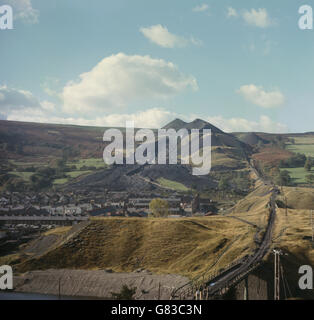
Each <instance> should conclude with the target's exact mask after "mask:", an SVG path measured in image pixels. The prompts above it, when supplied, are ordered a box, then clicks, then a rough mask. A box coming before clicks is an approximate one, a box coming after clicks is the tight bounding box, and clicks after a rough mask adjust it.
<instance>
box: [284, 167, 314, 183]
mask: <svg viewBox="0 0 314 320" xmlns="http://www.w3.org/2000/svg"><path fill="white" fill-rule="evenodd" d="M280 170H281V171H284V170H287V171H288V172H289V174H290V176H291V178H292V181H293V182H294V183H296V184H304V183H307V181H306V176H307V175H309V174H314V170H311V171H306V170H305V169H304V168H281V169H280Z"/></svg>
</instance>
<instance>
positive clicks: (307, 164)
mask: <svg viewBox="0 0 314 320" xmlns="http://www.w3.org/2000/svg"><path fill="white" fill-rule="evenodd" d="M313 165H314V159H313V158H312V157H308V158H307V159H306V161H305V164H304V169H305V170H306V171H311V170H312V167H313Z"/></svg>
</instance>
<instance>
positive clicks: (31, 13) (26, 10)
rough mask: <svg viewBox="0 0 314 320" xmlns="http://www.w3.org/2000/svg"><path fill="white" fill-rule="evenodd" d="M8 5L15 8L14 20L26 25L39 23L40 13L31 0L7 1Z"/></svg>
mask: <svg viewBox="0 0 314 320" xmlns="http://www.w3.org/2000/svg"><path fill="white" fill-rule="evenodd" d="M5 3H6V4H9V5H11V6H12V7H13V16H14V19H19V20H21V21H23V22H25V23H30V24H34V23H38V17H39V11H38V10H36V9H34V8H33V7H32V3H31V0H6V1H5Z"/></svg>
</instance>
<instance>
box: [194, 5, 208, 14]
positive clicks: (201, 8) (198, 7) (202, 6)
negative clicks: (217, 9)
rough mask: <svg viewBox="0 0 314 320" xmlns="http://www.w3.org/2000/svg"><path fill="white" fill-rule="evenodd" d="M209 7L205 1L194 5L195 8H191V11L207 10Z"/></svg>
mask: <svg viewBox="0 0 314 320" xmlns="http://www.w3.org/2000/svg"><path fill="white" fill-rule="evenodd" d="M208 9H209V6H208V4H206V3H203V4H201V5H199V6H196V7H195V8H193V11H194V12H204V11H207V10H208Z"/></svg>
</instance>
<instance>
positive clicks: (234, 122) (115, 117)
mask: <svg viewBox="0 0 314 320" xmlns="http://www.w3.org/2000/svg"><path fill="white" fill-rule="evenodd" d="M175 118H181V119H182V120H184V121H187V122H188V121H192V120H194V119H196V118H203V119H204V120H206V121H208V122H210V123H212V124H213V125H215V126H217V127H218V128H220V129H222V130H223V131H225V132H253V131H254V132H272V133H285V132H288V127H287V126H286V125H284V124H282V123H278V122H275V121H272V120H271V119H270V118H269V117H267V116H264V115H262V116H261V117H260V119H259V121H249V120H247V119H244V118H229V119H228V118H224V117H222V116H214V117H207V118H206V117H202V116H200V115H197V114H191V115H183V114H179V113H176V112H171V111H168V110H166V109H164V108H151V109H147V110H144V111H139V112H134V113H122V114H119V113H113V114H110V115H105V116H98V117H95V118H94V119H86V118H83V117H79V118H77V117H75V116H69V117H64V116H63V115H57V114H54V113H51V112H50V111H49V110H43V109H39V108H35V109H32V108H26V109H23V110H13V111H11V112H10V113H9V115H8V116H7V119H8V120H15V121H26V122H40V123H57V124H75V125H86V126H100V127H124V126H125V123H126V121H134V124H135V127H138V128H161V127H163V126H164V125H165V124H167V123H169V122H170V121H172V120H173V119H175Z"/></svg>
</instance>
